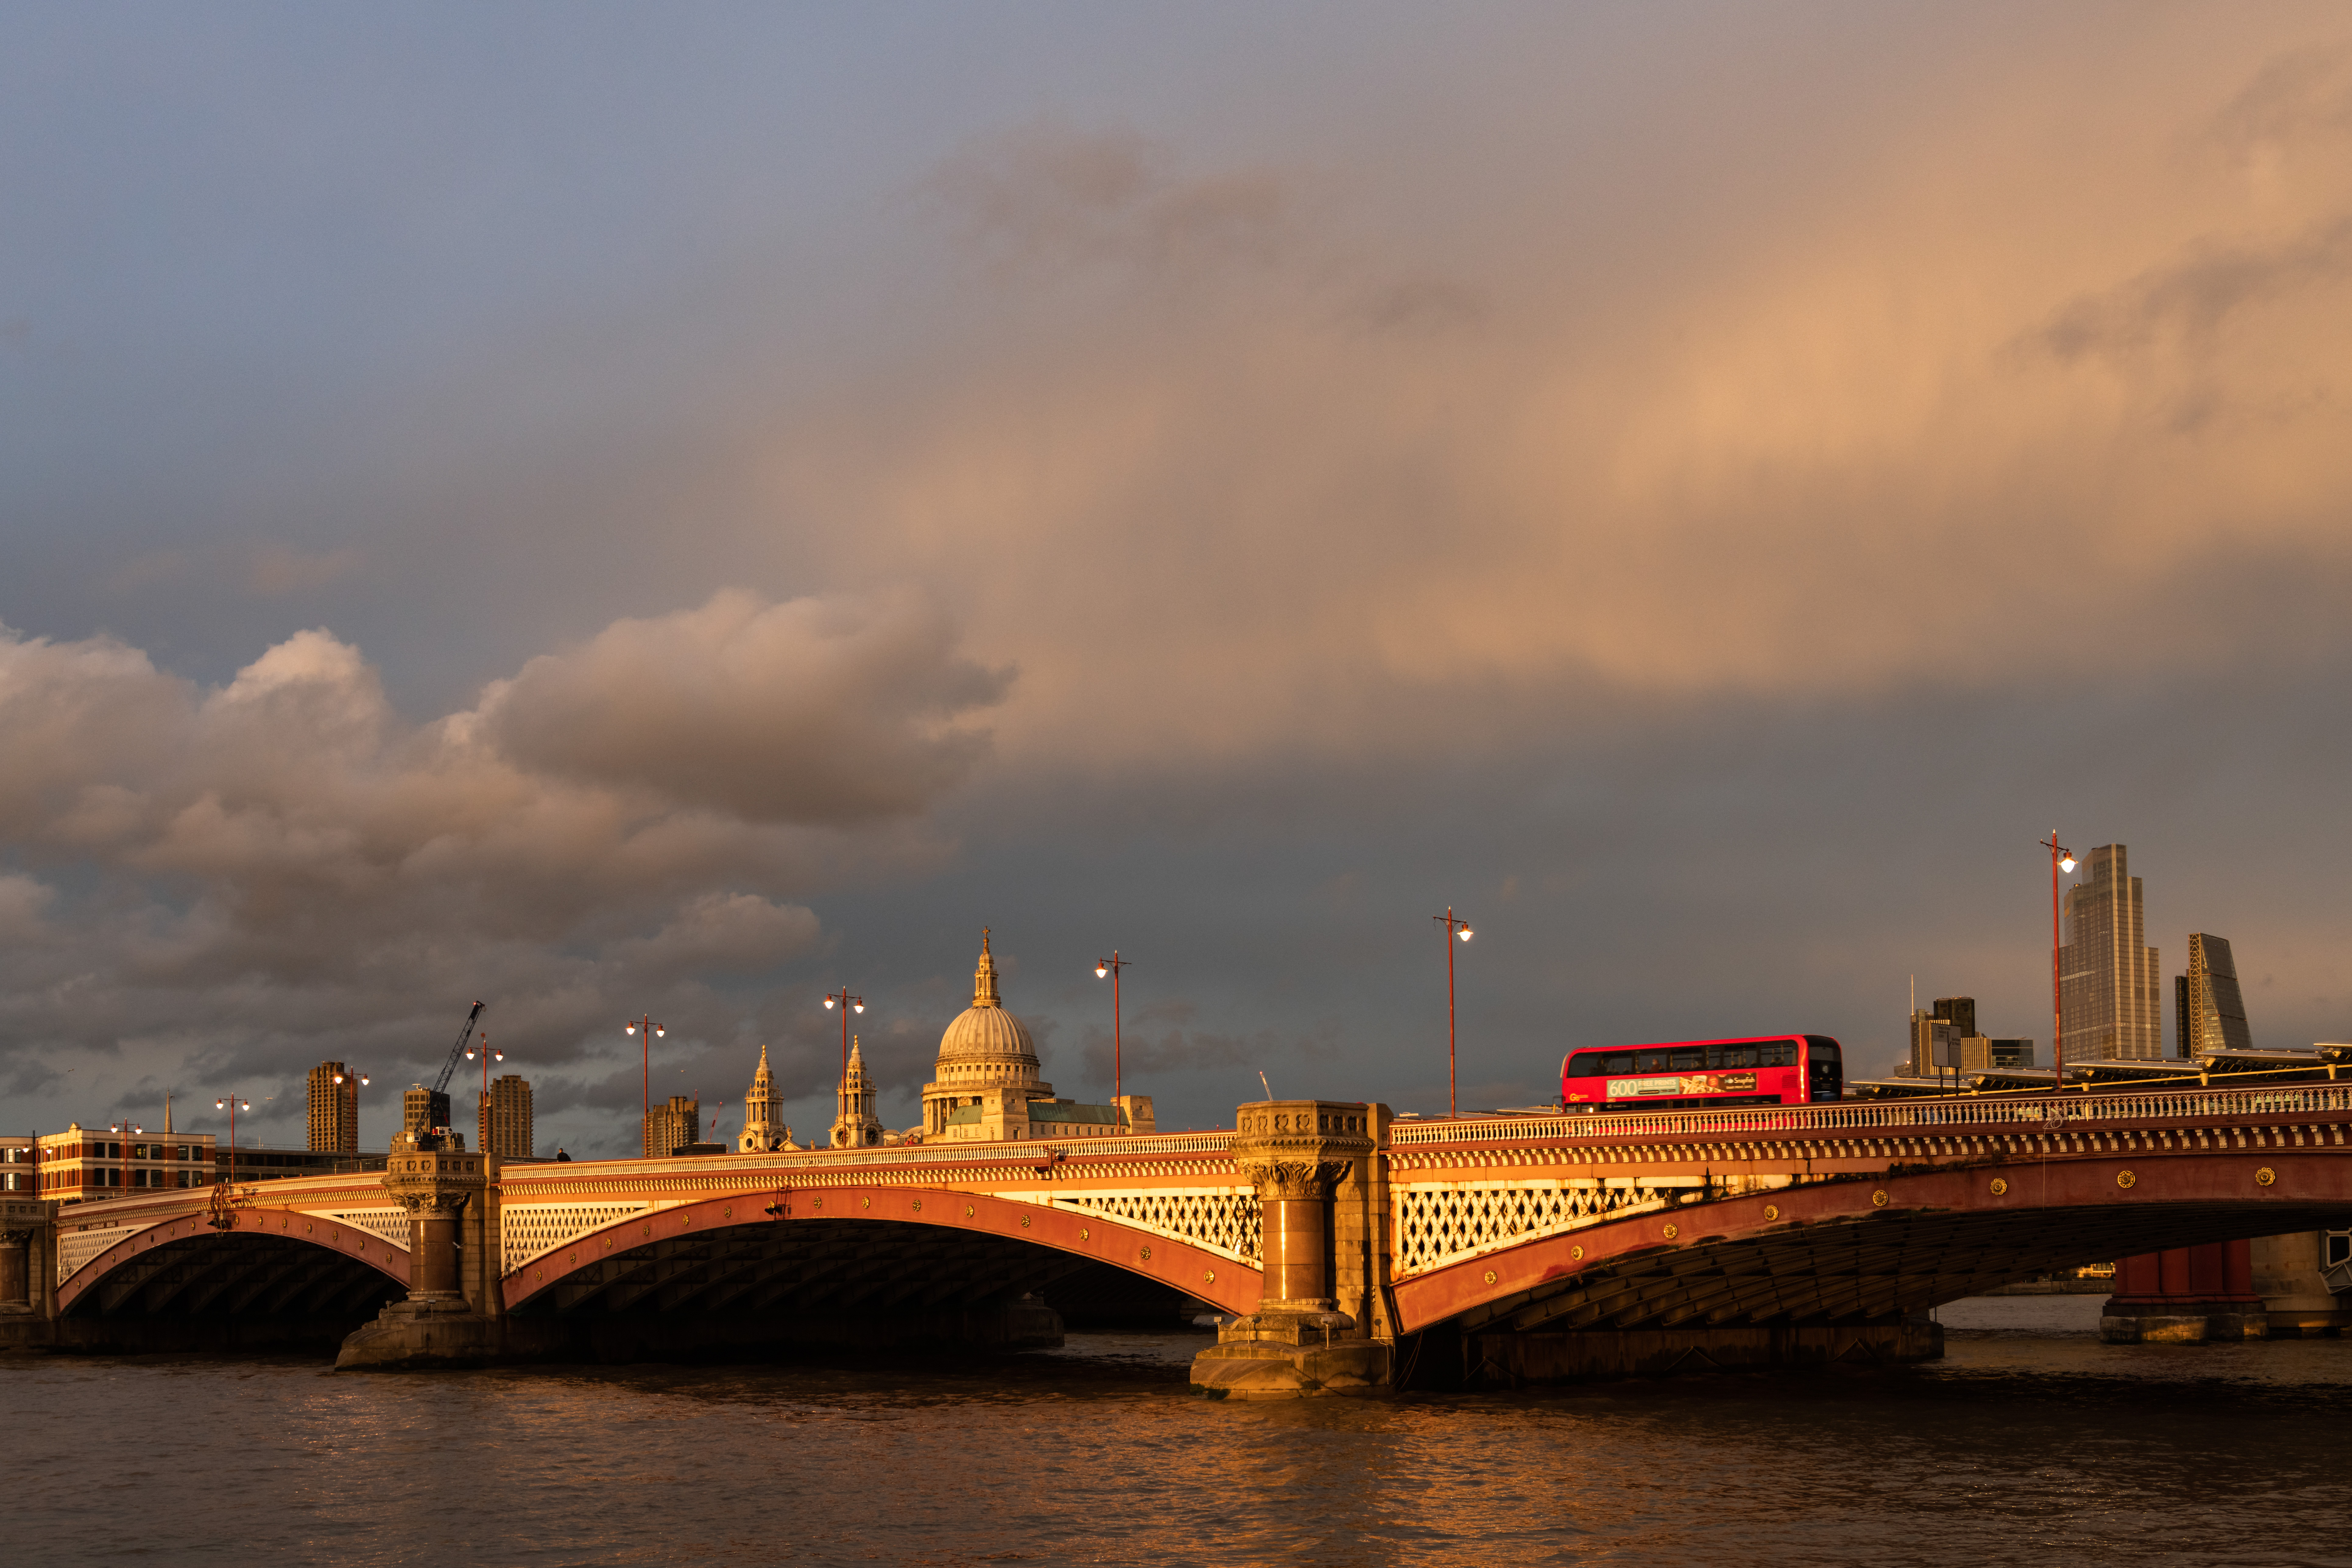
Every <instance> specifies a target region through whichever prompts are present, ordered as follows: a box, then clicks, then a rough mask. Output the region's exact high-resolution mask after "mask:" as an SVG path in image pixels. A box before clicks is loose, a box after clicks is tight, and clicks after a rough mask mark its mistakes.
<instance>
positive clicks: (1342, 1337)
mask: <svg viewBox="0 0 2352 1568" xmlns="http://www.w3.org/2000/svg"><path fill="white" fill-rule="evenodd" d="M1388 1115H1389V1110H1388V1107H1386V1106H1384V1105H1363V1104H1354V1103H1349V1102H1345V1101H1339V1100H1268V1101H1265V1102H1263V1103H1260V1104H1256V1105H1244V1106H1243V1107H1241V1108H1240V1110H1239V1111H1238V1113H1237V1115H1236V1119H1235V1122H1234V1140H1233V1143H1232V1152H1233V1160H1234V1168H1235V1169H1236V1170H1237V1171H1239V1172H1240V1173H1241V1174H1242V1175H1243V1176H1244V1178H1246V1179H1247V1180H1248V1181H1249V1182H1250V1183H1251V1184H1252V1185H1253V1186H1255V1189H1256V1192H1257V1200H1258V1205H1259V1207H1260V1209H1261V1210H1262V1212H1263V1213H1264V1215H1265V1241H1264V1247H1265V1251H1264V1258H1263V1262H1264V1268H1265V1286H1264V1295H1263V1297H1262V1299H1261V1300H1260V1302H1259V1305H1258V1309H1257V1310H1255V1312H1251V1313H1249V1314H1247V1315H1245V1316H1243V1317H1239V1318H1235V1319H1233V1320H1231V1321H1228V1322H1226V1323H1224V1324H1223V1326H1222V1327H1221V1328H1220V1329H1219V1330H1218V1331H1217V1343H1216V1344H1215V1346H1213V1348H1211V1349H1209V1350H1205V1351H1202V1352H1201V1353H1200V1355H1199V1356H1197V1357H1196V1358H1194V1361H1193V1363H1192V1382H1193V1384H1194V1385H1195V1386H1197V1387H1199V1388H1201V1389H1202V1391H1204V1392H1206V1393H1208V1394H1212V1395H1214V1396H1217V1397H1220V1398H1234V1399H1290V1398H1296V1397H1297V1396H1299V1395H1301V1394H1378V1393H1382V1392H1385V1391H1386V1390H1387V1389H1388V1387H1389V1386H1390V1384H1391V1381H1392V1367H1391V1363H1392V1362H1393V1358H1394V1347H1395V1341H1396V1334H1395V1329H1394V1325H1393V1322H1392V1321H1391V1317H1390V1314H1389V1311H1388V1310H1387V1302H1386V1299H1385V1290H1384V1288H1383V1287H1384V1283H1385V1281H1384V1280H1383V1279H1382V1274H1383V1272H1384V1266H1385V1264H1386V1262H1387V1255H1388V1251H1389V1248H1388V1245H1387V1236H1386V1226H1387V1225H1388V1207H1389V1204H1388V1181H1387V1178H1386V1174H1385V1171H1384V1168H1383V1166H1382V1165H1381V1162H1380V1160H1379V1157H1378V1156H1379V1151H1380V1145H1381V1132H1382V1131H1383V1130H1384V1128H1385V1126H1386V1124H1387V1121H1388Z"/></svg>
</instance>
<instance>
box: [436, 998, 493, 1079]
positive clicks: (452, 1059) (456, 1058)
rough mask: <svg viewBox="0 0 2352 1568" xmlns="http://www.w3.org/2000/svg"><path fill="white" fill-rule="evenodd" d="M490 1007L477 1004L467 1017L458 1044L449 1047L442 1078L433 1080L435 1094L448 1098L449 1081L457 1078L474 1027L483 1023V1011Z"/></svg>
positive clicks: (482, 1003)
mask: <svg viewBox="0 0 2352 1568" xmlns="http://www.w3.org/2000/svg"><path fill="white" fill-rule="evenodd" d="M488 1005H489V1004H488V1003H486V1002H477V1003H475V1004H474V1010H473V1011H472V1012H470V1013H468V1014H467V1015H466V1026H465V1027H464V1028H463V1029H460V1030H459V1031H457V1044H456V1045H454V1046H451V1047H449V1060H448V1063H447V1064H446V1066H444V1067H443V1068H442V1069H441V1076H440V1077H439V1078H437V1079H434V1080H433V1092H434V1093H436V1094H437V1095H441V1096H443V1097H445V1098H446V1096H447V1094H448V1092H449V1079H451V1078H453V1077H455V1076H456V1074H457V1064H458V1063H459V1062H461V1061H463V1060H464V1059H465V1058H466V1042H467V1041H468V1040H470V1039H472V1038H473V1037H474V1026H475V1025H477V1024H478V1023H480V1022H481V1021H482V1009H483V1008H484V1007H486V1006H488Z"/></svg>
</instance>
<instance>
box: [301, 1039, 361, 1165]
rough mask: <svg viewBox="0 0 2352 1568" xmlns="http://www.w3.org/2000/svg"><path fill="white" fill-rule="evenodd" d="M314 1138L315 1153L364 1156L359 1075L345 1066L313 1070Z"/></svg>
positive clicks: (322, 1065)
mask: <svg viewBox="0 0 2352 1568" xmlns="http://www.w3.org/2000/svg"><path fill="white" fill-rule="evenodd" d="M309 1142H310V1147H311V1148H313V1149H322V1150H328V1151H331V1152H335V1153H341V1154H356V1153H358V1152H360V1082H359V1075H358V1074H356V1073H354V1072H352V1069H351V1068H347V1067H345V1066H344V1065H343V1064H342V1063H341V1062H320V1064H319V1065H318V1066H317V1067H314V1068H311V1069H310V1140H309Z"/></svg>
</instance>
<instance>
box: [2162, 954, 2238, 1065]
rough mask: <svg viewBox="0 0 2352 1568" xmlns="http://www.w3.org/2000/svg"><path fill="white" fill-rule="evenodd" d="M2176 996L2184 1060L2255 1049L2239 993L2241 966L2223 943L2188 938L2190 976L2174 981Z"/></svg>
mask: <svg viewBox="0 0 2352 1568" xmlns="http://www.w3.org/2000/svg"><path fill="white" fill-rule="evenodd" d="M2172 997H2173V1002H2174V1016H2175V1018H2176V1020H2177V1023H2178V1026H2179V1041H2180V1054H2181V1055H2182V1056H2184V1057H2194V1056H2197V1055H2200V1053H2202V1052H2205V1051H2222V1050H2228V1051H2251V1050H2252V1049H2253V1048H2254V1037H2253V1031H2252V1030H2251V1029H2249V1028H2248V1027H2247V1026H2246V1000H2245V996H2244V994H2242V993H2241V992H2240V991H2239V989H2238V965H2237V963H2236V961H2235V960H2234V959H2232V958H2231V955H2230V943H2229V942H2228V941H2227V940H2226V939H2225V938H2222V937H2218V936H2210V935H2208V934H2207V933H2205V932H2203V931H2196V932H2193V933H2191V934H2190V936H2189V973H2186V974H2177V975H2174V976H2173V979H2172Z"/></svg>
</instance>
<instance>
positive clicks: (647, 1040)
mask: <svg viewBox="0 0 2352 1568" xmlns="http://www.w3.org/2000/svg"><path fill="white" fill-rule="evenodd" d="M621 1032H622V1033H623V1034H625V1035H635V1036H636V1037H638V1041H639V1043H640V1044H641V1045H643V1046H644V1047H645V1048H646V1050H645V1056H646V1064H645V1065H646V1121H647V1123H648V1124H650V1123H651V1121H652V1120H653V1114H654V1037H655V1036H656V1035H666V1034H667V1033H669V1031H668V1030H667V1029H665V1028H663V1027H662V1026H660V1025H659V1024H656V1023H655V1022H654V1019H653V1015H652V1014H650V1013H648V1014H646V1016H643V1017H641V1018H638V1019H635V1021H633V1022H631V1023H628V1024H625V1025H623V1026H622V1028H621ZM485 1070H486V1073H487V1069H485Z"/></svg>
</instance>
